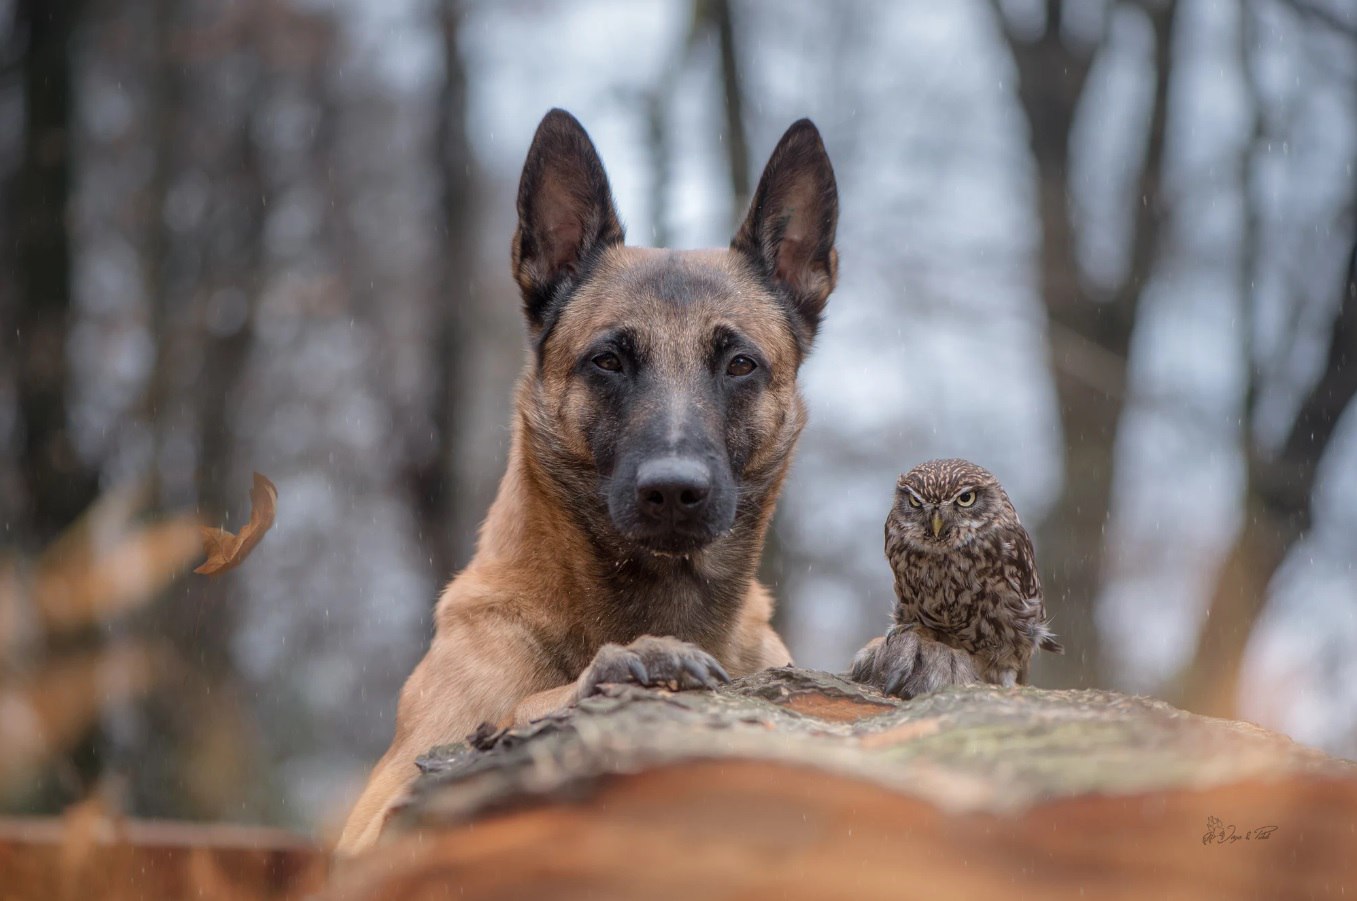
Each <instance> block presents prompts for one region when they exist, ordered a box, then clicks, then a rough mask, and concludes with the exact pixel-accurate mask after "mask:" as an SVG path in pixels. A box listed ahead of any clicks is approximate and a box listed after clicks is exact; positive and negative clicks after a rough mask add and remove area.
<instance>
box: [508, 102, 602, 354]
mask: <svg viewBox="0 0 1357 901" xmlns="http://www.w3.org/2000/svg"><path fill="white" fill-rule="evenodd" d="M624 237H625V236H624V233H623V230H622V223H621V221H620V220H619V219H618V218H617V208H616V207H615V206H614V205H613V195H612V189H611V188H610V187H609V186H608V176H607V174H606V173H604V171H603V162H602V161H601V160H600V159H599V158H598V151H597V150H595V149H594V144H593V142H592V141H590V140H589V135H588V133H587V132H585V130H584V127H583V126H582V125H580V123H579V121H578V120H576V119H575V117H574V116H572V115H570V114H569V113H567V112H566V111H565V110H562V109H553V110H552V111H551V112H549V113H547V114H546V116H544V117H543V119H542V123H541V124H540V125H538V126H537V134H536V135H534V136H533V139H532V146H531V147H530V148H528V159H527V161H526V162H525V163H524V164H523V177H522V178H521V179H520V180H519V183H518V231H517V232H515V233H514V243H513V266H514V278H515V279H516V280H517V281H518V287H519V288H520V289H521V290H522V292H523V309H524V312H525V313H526V314H527V317H528V325H529V327H530V328H531V329H532V331H533V332H534V333H536V332H539V331H540V330H541V329H542V327H543V326H544V325H546V324H547V323H548V322H550V321H551V320H552V319H553V318H554V317H555V315H556V313H557V312H559V310H558V307H559V306H560V304H561V303H562V302H563V300H564V298H565V296H566V295H567V294H568V293H569V291H570V289H571V288H572V287H573V286H574V284H575V282H576V280H577V279H578V277H579V276H580V274H581V272H582V271H583V270H584V269H585V268H586V267H587V265H588V264H589V263H590V262H591V260H592V258H593V257H594V255H596V254H597V253H598V252H599V251H601V250H603V249H605V248H607V247H610V246H612V245H614V244H621V243H622V241H623V238H624Z"/></svg>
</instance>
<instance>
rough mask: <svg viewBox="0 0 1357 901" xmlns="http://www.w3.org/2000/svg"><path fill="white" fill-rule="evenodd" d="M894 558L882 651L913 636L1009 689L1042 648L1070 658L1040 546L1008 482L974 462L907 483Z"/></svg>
mask: <svg viewBox="0 0 1357 901" xmlns="http://www.w3.org/2000/svg"><path fill="white" fill-rule="evenodd" d="M886 559H888V560H889V561H890V564H891V569H892V570H894V571H895V596H896V598H897V599H898V603H897V604H896V607H895V628H893V629H892V630H891V632H890V633H889V634H888V635H887V637H886V639H885V642H884V643H883V644H882V645H881V650H882V651H885V650H887V649H888V648H889V647H890V645H891V642H892V641H898V639H897V638H896V636H899V635H900V634H901V633H902V632H905V631H909V632H912V633H915V634H916V636H917V639H918V640H919V641H920V642H926V641H927V640H928V639H932V640H934V641H937V642H940V643H942V644H944V645H947V646H948V647H950V648H952V649H954V650H957V651H964V652H966V653H967V654H969V655H970V658H971V662H972V664H973V666H974V672H975V674H977V675H978V676H979V678H980V679H981V680H983V681H985V682H991V683H994V684H997V685H1004V686H1012V685H1015V684H1018V683H1025V682H1026V681H1027V668H1028V665H1029V664H1030V663H1031V661H1032V651H1033V649H1034V648H1035V647H1037V646H1038V645H1039V646H1040V647H1041V648H1042V650H1046V651H1053V652H1055V653H1063V651H1064V649H1063V648H1062V647H1061V646H1060V643H1059V642H1058V641H1056V638H1055V635H1054V634H1053V633H1052V632H1051V630H1050V629H1049V628H1047V625H1046V607H1045V605H1044V603H1043V602H1042V596H1041V581H1040V580H1039V578H1038V576H1037V567H1036V559H1035V558H1034V556H1033V553H1032V539H1031V537H1030V536H1029V535H1028V534H1027V530H1026V529H1024V528H1023V526H1022V523H1021V522H1019V521H1018V514H1017V511H1015V510H1014V509H1013V504H1012V502H1011V501H1009V499H1008V494H1007V493H1006V492H1005V491H1004V489H1003V486H1002V485H1000V484H999V480H998V479H996V478H995V477H994V476H993V475H992V474H991V473H989V472H988V471H987V470H984V469H981V468H980V467H979V466H976V465H975V464H974V463H968V462H967V461H965V460H930V461H929V462H927V463H921V464H920V465H918V466H916V467H914V468H913V469H911V470H910V471H909V472H907V473H905V474H904V475H903V476H901V477H900V480H899V481H898V482H897V483H896V486H895V502H894V504H893V505H892V506H891V512H890V515H889V516H888V517H887V518H886ZM925 646H926V645H925ZM869 647H870V646H869ZM939 653H940V652H939ZM916 659H917V652H916ZM925 662H926V661H925ZM879 666H880V664H879V663H878V667H879ZM954 668H955V664H954ZM897 669H898V667H897ZM963 669H964V667H963ZM962 676H963V679H964V676H965V674H964V673H963V674H962ZM932 678H933V680H934V681H937V677H936V676H934V677H932ZM913 681H916V682H917V681H919V677H917V676H916V677H914V680H913Z"/></svg>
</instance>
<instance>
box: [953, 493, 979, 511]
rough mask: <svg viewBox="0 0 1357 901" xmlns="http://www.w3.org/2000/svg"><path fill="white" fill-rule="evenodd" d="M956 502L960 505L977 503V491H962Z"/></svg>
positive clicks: (967, 505) (965, 505) (966, 505)
mask: <svg viewBox="0 0 1357 901" xmlns="http://www.w3.org/2000/svg"><path fill="white" fill-rule="evenodd" d="M956 503H957V506H958V507H969V506H970V505H971V504H973V503H975V492H974V491H963V492H961V493H960V494H958V495H957V496H956Z"/></svg>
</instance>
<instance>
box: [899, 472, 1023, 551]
mask: <svg viewBox="0 0 1357 901" xmlns="http://www.w3.org/2000/svg"><path fill="white" fill-rule="evenodd" d="M1017 522H1018V514H1017V512H1016V511H1015V510H1014V509H1013V503H1012V502H1011V501H1010V500H1009V499H1008V494H1007V493H1006V492H1005V491H1004V488H1003V486H1002V485H1000V484H999V480H998V479H996V478H995V477H994V475H993V474H992V473H991V472H990V471H989V470H987V469H983V468H981V467H979V466H976V465H975V464H974V463H971V462H968V461H966V460H929V461H928V462H927V463H920V464H919V465H918V466H916V467H914V468H913V469H911V470H910V471H909V472H907V473H905V474H904V475H902V476H900V479H899V481H897V482H896V483H895V503H894V505H893V506H892V507H891V514H890V518H889V520H888V521H887V523H886V528H887V530H888V531H889V530H895V531H896V532H897V536H898V537H899V538H902V539H904V540H906V541H908V542H909V543H910V544H913V545H915V546H917V547H921V548H935V549H938V550H947V549H949V548H957V547H961V546H963V545H965V544H968V543H969V542H971V541H972V540H974V539H975V537H976V536H977V535H980V534H981V533H983V532H984V531H986V530H988V529H991V528H994V527H995V526H999V525H1004V526H1012V525H1016V524H1017Z"/></svg>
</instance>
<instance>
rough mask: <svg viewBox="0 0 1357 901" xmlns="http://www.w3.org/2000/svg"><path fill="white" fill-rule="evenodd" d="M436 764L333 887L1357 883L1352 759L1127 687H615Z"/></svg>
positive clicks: (886, 891) (403, 893)
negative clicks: (904, 690)
mask: <svg viewBox="0 0 1357 901" xmlns="http://www.w3.org/2000/svg"><path fill="white" fill-rule="evenodd" d="M420 766H421V769H422V770H423V771H424V772H423V775H422V776H421V777H420V779H419V780H418V782H417V784H416V786H415V790H414V791H413V792H412V796H411V799H410V800H409V802H408V803H407V804H406V805H405V807H404V808H403V809H402V810H401V811H400V812H399V813H398V814H397V816H396V817H395V818H394V819H393V821H392V823H391V824H390V826H389V827H388V829H387V836H386V839H385V840H384V842H383V843H382V844H381V845H379V847H378V848H376V849H374V850H373V851H372V852H370V853H369V854H367V855H364V856H363V857H361V858H359V859H358V860H356V861H353V862H351V863H350V864H349V865H348V866H346V867H344V868H343V869H342V871H341V873H340V874H339V875H338V877H337V878H336V879H334V880H333V881H332V884H331V886H330V888H329V894H328V895H327V896H326V897H327V898H331V899H350V898H425V897H428V898H434V897H438V898H442V897H445V896H447V895H448V894H449V893H451V894H452V895H453V896H457V897H487V896H494V897H524V898H527V897H548V896H550V897H572V898H573V897H586V896H587V897H646V898H667V897H673V898H679V897H682V898H685V899H690V898H694V897H740V898H749V897H765V896H768V897H774V896H775V897H783V898H828V897H843V896H851V897H854V898H863V897H892V898H900V897H911V896H920V897H928V898H940V899H948V898H976V897H987V896H994V895H998V894H999V893H1000V892H1004V893H1013V892H1014V891H1015V890H1016V891H1017V892H1018V893H1019V894H1032V895H1034V896H1038V897H1043V898H1064V897H1078V896H1081V895H1082V896H1098V897H1124V898H1143V897H1194V898H1195V897H1204V896H1211V895H1215V894H1220V895H1224V896H1240V895H1250V896H1256V897H1278V898H1281V897H1319V896H1328V895H1337V894H1339V893H1341V892H1343V891H1345V890H1346V891H1347V892H1348V893H1349V894H1351V893H1352V892H1354V891H1357V863H1355V862H1354V856H1353V854H1352V851H1353V849H1354V848H1357V831H1355V830H1357V765H1354V764H1352V763H1350V762H1347V761H1342V760H1338V759H1335V758H1331V757H1328V756H1326V755H1324V754H1322V753H1320V752H1318V751H1315V750H1313V749H1309V748H1305V747H1303V746H1301V745H1297V744H1296V743H1294V742H1292V741H1290V740H1289V739H1287V738H1285V737H1283V736H1280V735H1277V734H1275V733H1271V732H1268V731H1266V730H1264V729H1261V728H1258V727H1256V726H1252V725H1249V724H1246V723H1239V722H1232V721H1228V720H1219V719H1211V718H1206V717H1200V716H1195V715H1193V714H1188V713H1185V712H1183V711H1180V710H1176V709H1174V708H1173V707H1170V706H1169V705H1167V704H1165V703H1163V702H1160V701H1156V700H1152V699H1148V698H1135V697H1127V696H1123V695H1119V694H1115V693H1111V692H1103V691H1042V690H1038V689H1033V688H1020V689H1014V690H1005V689H999V688H993V687H973V688H964V689H950V690H947V691H943V692H939V693H936V694H932V695H928V696H925V697H922V698H919V699H916V700H913V701H908V702H902V701H897V700H893V699H889V698H886V697H884V696H882V695H880V694H878V693H877V692H875V691H873V690H871V689H868V688H865V687H862V686H858V685H854V684H852V683H850V682H847V681H845V680H843V679H841V678H839V677H836V676H831V675H828V674H825V673H816V672H810V671H805V670H797V669H792V668H785V669H779V670H771V671H768V672H764V673H760V674H758V675H755V676H750V677H747V678H744V679H740V680H737V681H736V682H734V683H733V684H731V685H729V686H726V687H723V688H721V689H719V690H717V691H712V692H705V691H704V692H681V693H671V692H666V691H653V690H643V689H639V688H636V687H632V686H605V692H604V693H603V694H602V695H600V696H596V697H592V698H589V699H587V700H585V701H583V702H582V703H580V704H579V706H578V707H576V708H573V709H571V710H567V711H562V712H560V713H558V714H554V715H551V716H549V717H547V718H545V719H542V720H539V721H537V722H535V723H532V724H529V725H527V726H525V727H522V728H518V729H513V730H509V731H505V732H493V731H491V730H488V729H486V730H483V731H482V732H481V733H478V734H477V735H475V736H473V737H471V739H470V741H469V742H468V743H465V744H457V745H451V746H447V747H442V748H437V749H434V750H433V751H431V752H430V753H429V755H428V756H427V757H425V758H423V759H422V760H421V761H420Z"/></svg>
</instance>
